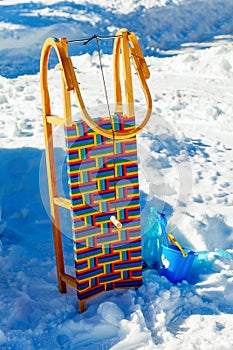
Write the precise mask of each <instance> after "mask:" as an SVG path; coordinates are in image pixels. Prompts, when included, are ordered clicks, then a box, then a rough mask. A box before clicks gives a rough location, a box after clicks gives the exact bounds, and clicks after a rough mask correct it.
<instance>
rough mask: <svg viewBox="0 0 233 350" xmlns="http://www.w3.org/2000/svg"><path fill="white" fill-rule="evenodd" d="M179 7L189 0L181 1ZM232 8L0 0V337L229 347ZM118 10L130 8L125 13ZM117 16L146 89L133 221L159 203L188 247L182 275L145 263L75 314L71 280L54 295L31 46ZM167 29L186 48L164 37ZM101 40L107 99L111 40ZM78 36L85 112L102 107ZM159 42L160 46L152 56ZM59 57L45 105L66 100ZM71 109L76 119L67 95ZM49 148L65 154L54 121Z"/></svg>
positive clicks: (94, 66)
mask: <svg viewBox="0 0 233 350" xmlns="http://www.w3.org/2000/svg"><path fill="white" fill-rule="evenodd" d="M81 6H83V7H81ZM188 7H189V9H190V12H185V11H187V9H188ZM232 7H233V2H232V1H227V0H225V1H223V0H216V1H208V0H206V1H205V0H199V1H191V0H186V1H185V0H183V1H181V0H180V1H178V0H177V1H175V0H174V1H168V0H167V1H165V0H164V1H163V0H158V1H152V0H150V1H143V0H141V1H133V0H132V1H129V2H125V1H120V0H119V1H108V2H107V1H105V2H104V1H96V0H92V1H91V0H90V1H88V2H86V1H84V0H82V1H55V0H53V1H52V0H51V1H45V0H44V1H40V2H37V1H29V0H22V1H14V0H9V1H8V0H3V1H1V2H0V42H1V46H0V50H1V58H0V65H1V76H0V111H1V113H0V125H1V130H0V146H1V149H0V164H1V171H0V239H1V241H0V266H1V268H0V348H1V349H14V350H15V349H16V350H18V349H20V350H21V349H22V350H31V349H41V350H42V349H43V350H44V349H48V350H50V349H77V350H83V349H88V350H99V349H100V350H103V349H106V350H107V349H111V350H154V349H159V350H162V349H164V350H169V349H179V350H187V349H189V350H194V349H195V350H197V349H198V350H215V349H216V350H218V349H219V348H221V349H222V350H228V349H229V350H230V349H232V348H233V318H232V313H233V295H232V288H233V262H232V256H233V217H232V212H233V184H232V173H233V138H232V133H233V123H232V115H233V105H232V95H233V48H232V44H231V42H230V41H229V40H228V39H229V38H230V37H231V36H232V34H233V33H232V27H233V23H232V20H231V21H230V20H229V21H228V14H229V16H231V13H232ZM59 11H60V12H59ZM106 11H107V12H106ZM208 11H210V12H208ZM211 11H213V12H211ZM207 12H208V13H207ZM143 13H144V14H146V17H144V19H143ZM168 13H169V14H173V18H172V19H171V18H170V17H169V18H170V21H171V22H169V23H172V25H171V26H167V27H166V31H165V29H164V28H165V27H164V23H167V24H168V18H167V14H168ZM200 13H202V16H203V22H201V23H200V22H199V16H200ZM210 13H215V16H216V17H213V16H211V15H210ZM13 14H14V16H13ZM15 14H18V16H15ZM120 14H121V16H123V14H124V16H126V17H124V20H123V21H122V23H120V20H119V18H120ZM139 14H142V16H141V17H140V16H139ZM155 14H156V16H157V17H156V20H155ZM184 14H186V15H187V14H188V17H187V22H188V21H189V20H190V19H192V20H191V25H192V26H193V27H192V41H193V42H194V41H196V43H194V44H192V45H190V43H189V41H190V38H191V36H190V33H188V32H187V33H185V32H182V28H183V27H182V26H180V25H181V23H184V22H182V21H183V20H184V17H183V16H184ZM29 15H30V16H29ZM108 16H110V17H108ZM127 16H128V17H127ZM139 17H140V19H139V22H138V25H137V23H136V22H135V20H136V19H137V18H139ZM61 18H62V21H61ZM64 18H65V20H64ZM109 18H110V19H111V20H109ZM127 18H128V22H127V27H128V28H129V29H132V30H134V29H135V28H136V29H137V35H138V37H139V40H140V43H141V42H142V48H143V51H144V52H146V54H147V57H146V60H147V62H148V64H149V67H150V72H151V78H150V80H149V82H148V83H149V86H150V90H151V94H152V99H153V113H152V117H151V120H150V123H149V125H148V126H147V127H146V128H145V130H144V131H143V132H142V133H141V134H140V135H139V136H138V155H139V164H140V187H141V194H142V196H141V197H142V204H143V206H142V208H143V210H142V223H143V224H144V223H145V221H146V217H147V210H148V208H149V207H150V206H151V205H154V206H156V207H157V208H158V210H160V211H162V212H164V213H165V214H166V215H167V218H168V221H169V225H168V228H169V231H170V232H172V233H173V234H174V235H175V237H176V238H177V239H178V240H179V241H180V242H182V244H183V246H185V247H187V248H190V249H193V250H194V251H196V252H198V256H197V258H196V259H195V261H194V264H193V267H192V270H191V272H190V274H189V276H188V279H187V281H183V282H182V283H179V284H177V285H175V284H172V283H171V282H169V281H168V280H167V279H166V278H165V277H160V276H159V275H158V273H157V272H156V271H155V270H149V269H147V270H144V272H143V285H142V287H140V288H139V289H138V290H134V289H130V290H122V291H119V290H118V291H112V292H108V293H105V294H102V295H99V296H97V297H95V298H93V299H91V300H90V301H88V303H87V307H88V308H87V311H86V312H85V313H82V314H80V313H79V312H78V306H77V298H76V294H75V291H74V290H73V289H72V288H70V287H69V288H68V292H67V293H66V294H64V295H62V294H60V293H59V291H58V288H57V278H56V267H55V258H54V251H53V239H52V229H51V221H50V218H49V208H48V193H47V187H46V186H47V185H46V184H47V179H46V175H45V164H44V139H43V123H42V108H41V97H40V79H39V65H38V62H39V55H40V50H41V47H42V44H43V40H44V39H45V38H46V37H47V36H50V35H52V36H67V37H68V38H70V39H72V38H73V37H74V35H76V37H78V38H80V37H81V38H83V37H86V36H88V35H92V34H94V33H100V34H102V35H103V34H109V33H114V32H115V30H116V29H118V28H120V27H124V26H125V23H126V22H125V21H126V19H127ZM149 18H151V25H150V24H149V22H148V19H149ZM60 21H61V23H60ZM108 21H109V22H108ZM107 22H108V23H107ZM106 23H107V24H106ZM143 23H144V25H140V24H143ZM197 23H199V25H198V26H196V24H197ZM121 24H122V25H121ZM75 26H76V27H75ZM160 26H161V32H160V36H157V37H156V35H157V33H156V31H157V32H158V28H159V27H160ZM107 27H108V28H109V31H107V29H106V28H107ZM131 27H132V28H131ZM76 28H78V29H77V30H76ZM187 28H188V27H186V29H187ZM104 29H105V30H106V33H105V31H104ZM206 29H208V30H209V31H208V34H209V36H208V37H207V36H206ZM57 32H58V33H57ZM148 33H150V38H148V35H149V34H148ZM60 34H62V35H60ZM151 38H157V39H158V45H157V44H156V41H154V42H153V47H154V51H153V50H152V51H151V50H149V49H148V47H147V45H148V43H149V42H150V43H151V40H152V39H151ZM174 38H175V40H177V43H178V44H179V45H180V47H181V46H182V49H180V47H178V46H179V45H178V46H176V47H174V45H173V43H174ZM177 38H178V39H179V40H178V39H177ZM216 38H217V39H216ZM157 39H156V40H157ZM207 39H208V40H209V42H208V43H207V41H206V40H207ZM100 44H101V50H102V51H101V52H102V60H103V66H104V74H105V79H106V84H107V87H108V95H109V100H110V103H111V108H112V106H113V102H114V100H113V88H112V56H111V55H110V54H109V53H110V51H111V42H110V41H108V43H107V44H105V42H104V43H102V42H101V43H100ZM206 46H208V47H206ZM80 47H81V46H76V49H75V50H74V51H72V59H73V63H74V66H75V67H76V73H77V76H78V79H79V82H80V88H81V91H82V93H83V98H84V101H85V103H86V105H87V107H88V109H89V110H90V113H91V114H92V115H93V116H97V115H99V114H101V113H102V114H103V113H107V109H106V100H105V96H104V89H103V84H102V81H101V73H100V70H99V62H98V55H97V53H96V50H95V49H94V48H93V47H94V46H93V47H92V46H90V47H89V46H88V45H86V46H84V48H83V47H82V48H81V49H80V52H79V48H80ZM158 47H160V48H163V50H164V51H166V52H167V53H168V52H169V55H168V54H167V55H164V56H161V55H157V56H156V55H155V53H156V52H157V53H159V52H158V50H157V49H156V48H158ZM200 47H202V49H200ZM174 48H175V49H176V50H177V52H178V54H176V55H174ZM171 51H172V52H173V54H171ZM29 63H30V64H29ZM55 65H56V60H55V59H54V60H52V64H51V68H50V70H49V84H50V85H49V86H50V91H51V103H52V110H53V112H54V114H56V113H60V112H61V110H62V101H61V91H60V89H59V88H58V87H59V86H60V72H59V70H58V69H57V68H56V67H55ZM135 98H136V111H137V119H138V121H140V119H141V118H142V116H143V113H144V112H145V102H144V98H143V95H142V94H141V92H140V88H139V86H138V85H137V83H136V78H135ZM73 105H74V103H73ZM73 111H74V114H75V117H76V118H78V117H79V116H78V108H77V107H76V106H75V105H74V106H73ZM55 146H56V156H57V159H58V160H59V161H60V163H62V162H63V161H64V159H63V157H64V150H63V148H64V144H63V136H62V130H60V129H59V128H57V129H56V131H55ZM61 168H62V166H60V168H59V169H60V172H59V174H58V175H59V179H61V178H62V176H63V173H62V170H61ZM61 187H62V186H61ZM60 190H61V191H64V189H63V188H61V189H60ZM62 215H63V216H62V219H63V220H62V228H63V232H64V234H63V241H64V242H63V243H64V252H65V261H66V267H67V272H69V273H71V274H73V273H74V271H73V270H74V269H73V250H72V240H71V238H70V227H69V224H68V221H69V220H68V216H67V213H65V212H64V213H62Z"/></svg>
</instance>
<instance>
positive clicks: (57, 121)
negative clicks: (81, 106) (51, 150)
mask: <svg viewBox="0 0 233 350" xmlns="http://www.w3.org/2000/svg"><path fill="white" fill-rule="evenodd" d="M47 122H48V123H50V124H55V125H58V126H61V125H64V124H65V119H64V118H60V117H57V116H55V115H48V116H47Z"/></svg>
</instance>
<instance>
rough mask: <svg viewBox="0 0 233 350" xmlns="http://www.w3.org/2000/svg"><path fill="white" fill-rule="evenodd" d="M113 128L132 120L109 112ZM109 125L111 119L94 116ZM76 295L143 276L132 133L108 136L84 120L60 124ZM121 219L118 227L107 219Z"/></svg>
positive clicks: (135, 284)
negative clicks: (123, 136) (127, 136)
mask: <svg viewBox="0 0 233 350" xmlns="http://www.w3.org/2000/svg"><path fill="white" fill-rule="evenodd" d="M112 118H113V119H114V125H113V126H114V130H116V131H122V132H124V131H130V130H131V129H132V128H134V125H135V119H134V117H133V118H128V117H125V116H123V115H114V116H113V117H112ZM96 122H97V123H98V125H99V126H101V127H102V128H106V129H108V130H111V129H112V123H111V120H110V118H98V119H96ZM65 137H66V150H67V166H68V182H69V189H70V199H71V217H72V229H73V242H74V260H75V270H76V283H77V294H78V298H79V299H80V300H85V299H88V298H89V297H92V296H94V295H96V294H98V293H100V292H103V291H108V290H112V289H114V288H123V287H132V286H133V287H138V286H140V285H141V281H142V258H141V234H140V204H139V184H138V160H137V142H136V137H133V138H130V139H126V140H120V141H119V140H113V139H110V138H106V137H104V136H102V135H100V134H97V133H96V132H95V131H94V130H92V129H91V128H90V127H89V126H88V125H87V123H86V122H85V121H76V122H74V123H73V125H72V126H66V127H65ZM111 215H115V216H116V217H117V219H118V220H120V222H121V223H122V225H123V227H122V229H121V230H117V229H116V228H115V227H114V226H113V224H112V223H111V221H110V216H111Z"/></svg>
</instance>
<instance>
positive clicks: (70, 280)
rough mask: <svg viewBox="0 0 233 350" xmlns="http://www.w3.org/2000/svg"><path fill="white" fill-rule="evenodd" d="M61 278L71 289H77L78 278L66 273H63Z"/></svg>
mask: <svg viewBox="0 0 233 350" xmlns="http://www.w3.org/2000/svg"><path fill="white" fill-rule="evenodd" d="M60 278H61V280H62V281H63V282H65V283H68V284H69V285H70V286H71V287H73V288H76V278H75V277H73V276H70V275H67V274H66V273H61V274H60Z"/></svg>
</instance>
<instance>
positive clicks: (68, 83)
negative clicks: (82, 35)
mask: <svg viewBox="0 0 233 350" xmlns="http://www.w3.org/2000/svg"><path fill="white" fill-rule="evenodd" d="M116 36H117V38H116V39H115V42H114V49H113V62H114V65H113V66H114V73H113V74H114V90H115V101H116V113H123V110H122V91H121V82H120V52H121V53H122V62H123V64H122V65H123V75H124V80H125V95H126V96H125V97H126V106H127V116H128V117H131V116H134V96H133V86H132V73H131V66H130V55H132V57H133V61H134V65H135V68H136V70H137V72H138V78H139V81H140V84H141V87H142V90H143V92H144V95H145V97H146V101H147V111H146V114H145V117H144V120H143V121H142V123H141V124H140V125H139V126H137V127H135V128H134V129H133V130H131V131H127V132H122V131H112V130H106V129H103V128H101V127H100V126H99V125H98V124H97V123H96V122H95V121H94V120H93V119H92V118H91V116H90V115H89V113H88V112H87V110H86V106H85V104H84V101H83V98H82V94H81V91H80V89H79V84H78V81H77V78H76V75H75V72H74V68H73V64H72V61H71V58H70V57H69V56H68V49H67V40H66V38H61V39H60V40H59V39H53V38H48V39H47V40H46V41H45V43H44V45H43V48H42V53H41V69H40V71H41V91H42V100H43V102H42V103H43V106H44V108H43V109H44V111H45V114H46V115H50V114H51V111H50V97H49V91H48V81H47V71H48V60H49V54H50V51H51V48H52V47H53V48H54V49H55V51H56V53H57V56H58V59H59V62H60V66H61V71H62V77H63V103H64V114H65V123H66V125H71V124H72V118H71V103H70V94H69V92H70V91H71V90H73V91H74V95H75V98H76V102H77V104H78V106H79V109H80V113H81V114H82V117H83V119H84V120H85V121H86V123H87V124H88V125H89V127H90V128H92V129H93V130H95V131H96V132H97V133H99V134H100V135H102V136H105V137H108V138H114V139H116V140H122V139H127V138H131V137H134V136H136V135H137V134H138V133H140V132H141V131H142V130H143V128H144V127H145V125H146V124H147V123H148V121H149V119H150V116H151V113H152V99H151V95H150V91H149V88H148V86H147V83H146V79H148V78H149V76H150V73H149V70H148V67H147V65H146V61H145V59H144V57H143V54H142V51H141V49H140V46H139V44H138V41H137V39H136V37H135V35H134V34H133V33H131V32H130V33H129V32H128V31H127V30H126V29H121V30H119V31H118V32H117V34H116ZM129 43H130V45H131V47H129Z"/></svg>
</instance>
